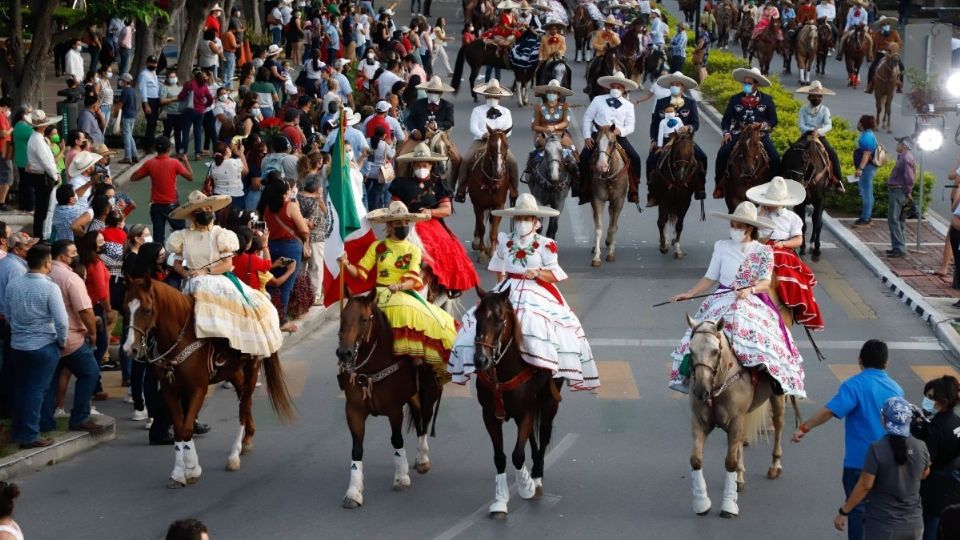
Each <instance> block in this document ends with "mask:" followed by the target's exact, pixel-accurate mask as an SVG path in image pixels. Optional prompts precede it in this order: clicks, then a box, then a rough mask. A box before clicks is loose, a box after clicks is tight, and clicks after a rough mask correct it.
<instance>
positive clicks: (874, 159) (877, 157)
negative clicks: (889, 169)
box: [870, 142, 887, 167]
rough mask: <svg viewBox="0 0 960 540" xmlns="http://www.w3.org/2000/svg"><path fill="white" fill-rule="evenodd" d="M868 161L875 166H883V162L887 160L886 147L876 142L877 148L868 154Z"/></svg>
mask: <svg viewBox="0 0 960 540" xmlns="http://www.w3.org/2000/svg"><path fill="white" fill-rule="evenodd" d="M870 162H871V163H873V164H874V165H875V166H877V167H883V164H884V163H886V162H887V149H886V148H884V147H883V145H882V144H880V143H879V142H878V143H877V149H876V150H874V151H873V155H872V156H870Z"/></svg>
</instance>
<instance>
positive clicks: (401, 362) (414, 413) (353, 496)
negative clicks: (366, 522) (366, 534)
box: [337, 291, 443, 508]
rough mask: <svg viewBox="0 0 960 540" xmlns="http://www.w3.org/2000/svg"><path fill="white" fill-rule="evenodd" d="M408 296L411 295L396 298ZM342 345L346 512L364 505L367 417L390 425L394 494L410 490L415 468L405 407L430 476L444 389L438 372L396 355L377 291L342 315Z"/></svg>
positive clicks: (420, 461) (420, 466)
mask: <svg viewBox="0 0 960 540" xmlns="http://www.w3.org/2000/svg"><path fill="white" fill-rule="evenodd" d="M395 294H405V293H395ZM339 335H340V341H339V344H338V345H337V367H338V374H337V382H338V383H339V385H340V388H341V389H342V390H343V391H344V394H345V396H346V398H347V405H346V412H347V426H348V427H349V428H350V436H351V437H352V438H353V449H352V451H351V454H350V459H351V461H352V463H351V465H350V486H349V487H348V488H347V493H346V495H344V497H343V507H344V508H358V507H360V506H362V505H363V436H364V430H365V426H366V422H367V417H369V416H370V415H373V416H386V417H387V418H388V419H389V420H390V443H391V444H392V445H393V461H394V466H395V471H394V475H393V489H394V490H396V491H402V490H405V489H407V488H409V487H410V474H409V471H410V464H409V462H408V461H407V454H406V450H405V449H404V448H403V407H404V405H408V406H409V408H410V423H411V424H412V425H413V426H414V428H416V430H417V457H416V460H415V465H416V469H417V472H418V473H420V474H426V473H427V472H429V471H430V456H429V455H428V453H429V451H430V448H429V446H428V445H427V432H428V431H430V429H429V428H430V423H431V419H432V420H433V429H434V431H435V430H436V416H435V415H436V412H437V410H438V409H439V408H440V398H441V396H442V393H443V387H442V386H440V384H439V383H438V381H437V377H436V375H434V373H433V368H431V367H430V366H428V365H425V364H423V365H415V364H414V363H413V362H412V361H411V360H410V358H407V357H398V356H394V354H393V330H392V329H391V328H390V322H389V321H388V320H387V316H386V315H385V314H384V313H383V311H381V310H380V309H379V308H378V307H377V294H376V291H375V292H374V293H371V294H369V295H365V296H355V297H353V298H351V299H350V300H349V301H348V302H347V305H346V306H345V307H344V308H343V312H342V313H340V334H339Z"/></svg>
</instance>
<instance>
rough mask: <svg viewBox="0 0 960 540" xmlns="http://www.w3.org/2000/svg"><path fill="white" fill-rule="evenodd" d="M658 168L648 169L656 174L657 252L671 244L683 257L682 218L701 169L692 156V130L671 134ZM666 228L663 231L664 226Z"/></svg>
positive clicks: (679, 255) (678, 254) (667, 249)
mask: <svg viewBox="0 0 960 540" xmlns="http://www.w3.org/2000/svg"><path fill="white" fill-rule="evenodd" d="M662 152H663V153H665V155H662V156H661V157H660V159H659V160H658V161H657V167H656V168H655V169H654V170H652V171H650V172H649V174H650V175H656V181H655V182H654V185H655V186H656V187H657V192H656V193H655V194H654V197H656V199H657V203H658V215H657V228H658V229H660V253H664V254H665V253H667V251H669V250H670V246H671V245H672V246H673V249H674V252H673V256H674V257H675V258H677V259H682V258H683V255H684V253H683V250H682V249H680V234H681V233H683V218H684V217H686V215H687V210H689V209H690V198H691V197H692V196H693V191H694V182H695V180H696V178H697V175H702V174H703V173H704V172H705V171H703V169H702V167H701V166H700V162H699V161H697V157H696V155H694V144H693V133H691V131H688V130H687V129H682V130H680V131H676V132H674V133H673V134H672V135H670V142H669V143H667V144H666V145H664V148H663V150H662ZM665 227H669V229H668V230H667V232H666V234H665V233H664V228H665Z"/></svg>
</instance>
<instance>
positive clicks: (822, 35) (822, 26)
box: [817, 19, 836, 75]
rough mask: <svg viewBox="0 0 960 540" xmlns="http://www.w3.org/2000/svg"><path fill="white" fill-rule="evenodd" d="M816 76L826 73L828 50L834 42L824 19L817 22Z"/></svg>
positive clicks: (831, 31)
mask: <svg viewBox="0 0 960 540" xmlns="http://www.w3.org/2000/svg"><path fill="white" fill-rule="evenodd" d="M817 41H818V42H819V43H818V44H817V74H818V75H825V74H826V73H827V58H828V57H829V56H830V49H832V48H833V44H834V42H835V41H836V40H835V39H834V37H833V30H831V29H830V25H829V24H828V23H827V20H826V19H820V20H818V21H817Z"/></svg>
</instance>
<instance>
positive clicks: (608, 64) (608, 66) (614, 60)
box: [583, 47, 623, 99]
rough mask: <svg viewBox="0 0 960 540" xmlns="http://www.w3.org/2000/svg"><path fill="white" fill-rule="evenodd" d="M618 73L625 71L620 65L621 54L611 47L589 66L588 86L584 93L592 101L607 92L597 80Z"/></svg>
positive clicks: (594, 58) (595, 58)
mask: <svg viewBox="0 0 960 540" xmlns="http://www.w3.org/2000/svg"><path fill="white" fill-rule="evenodd" d="M617 71H623V67H622V66H621V64H620V53H618V52H617V49H616V48H614V47H610V48H608V49H607V50H605V51H603V55H602V56H595V57H593V60H591V61H590V63H589V64H587V86H586V87H585V88H584V89H583V91H584V92H586V93H587V94H588V95H589V96H590V99H593V98H595V97H597V96H599V95H600V94H603V93H605V92H607V89H606V88H604V87H602V86H600V85H599V84H597V79H599V78H600V77H605V76H607V75H613V74H614V72H617Z"/></svg>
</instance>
